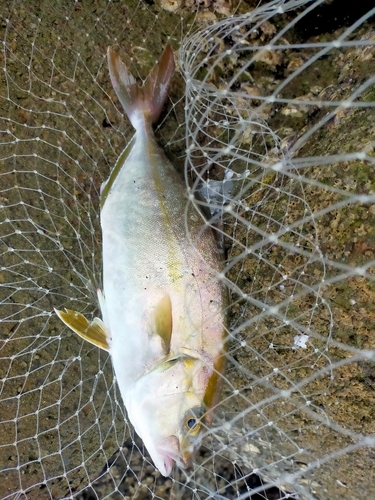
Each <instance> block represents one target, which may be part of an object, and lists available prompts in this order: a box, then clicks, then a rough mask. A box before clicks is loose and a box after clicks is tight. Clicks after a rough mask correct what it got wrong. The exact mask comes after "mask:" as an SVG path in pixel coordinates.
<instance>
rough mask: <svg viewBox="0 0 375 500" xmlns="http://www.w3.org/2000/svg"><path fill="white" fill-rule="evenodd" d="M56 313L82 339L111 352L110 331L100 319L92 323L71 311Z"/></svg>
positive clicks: (56, 311)
mask: <svg viewBox="0 0 375 500" xmlns="http://www.w3.org/2000/svg"><path fill="white" fill-rule="evenodd" d="M55 313H56V314H57V316H58V317H59V318H60V319H61V320H62V321H63V322H64V323H65V324H66V326H68V327H69V328H70V329H71V330H73V332H75V333H77V334H78V335H79V336H80V337H82V338H83V339H85V340H87V341H88V342H91V344H94V345H96V346H97V347H100V348H101V349H104V350H105V351H108V350H109V345H108V340H107V339H108V331H107V329H106V327H105V324H104V323H103V321H102V320H101V319H100V318H94V319H93V320H92V321H91V323H90V322H89V321H88V320H87V319H86V318H85V317H84V316H83V314H81V313H79V312H77V311H72V310H71V309H65V312H64V311H58V310H57V309H55Z"/></svg>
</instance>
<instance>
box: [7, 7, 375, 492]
mask: <svg viewBox="0 0 375 500" xmlns="http://www.w3.org/2000/svg"><path fill="white" fill-rule="evenodd" d="M254 9H255V10H254ZM0 14H1V28H0V29H1V40H2V53H1V66H2V69H3V71H2V72H1V77H0V78H1V80H0V96H1V111H0V137H1V142H0V158H1V162H0V256H1V257H0V259H1V260H0V318H1V323H0V357H1V362H0V497H1V498H2V499H12V500H13V499H14V500H15V499H26V498H27V499H61V498H77V499H80V500H84V499H86V500H87V499H90V500H91V499H104V498H111V499H116V500H117V499H121V498H132V499H146V498H158V499H169V498H170V499H174V498H181V499H206V498H207V499H208V498H213V499H229V498H236V499H245V498H253V499H277V498H296V499H329V500H332V499H342V498H348V499H362V498H371V497H372V496H374V495H375V484H374V479H373V461H374V446H375V436H374V407H375V397H374V394H375V392H374V389H375V382H374V380H375V367H374V357H375V353H374V343H375V341H374V333H373V331H374V328H375V310H374V303H375V301H374V297H375V283H374V270H375V175H374V163H375V158H374V156H375V155H374V148H375V110H374V102H375V46H374V45H375V26H374V19H375V18H374V14H375V8H374V7H373V4H372V2H370V1H369V2H366V1H362V2H356V3H355V4H354V5H352V6H350V7H349V6H347V5H346V4H345V5H344V4H343V2H340V1H339V0H337V1H323V0H317V1H309V0H290V1H283V0H274V1H272V2H269V3H266V2H260V4H259V5H257V4H256V3H255V2H251V1H248V2H240V3H238V4H234V3H231V2H229V0H228V1H226V0H217V1H214V0H213V1H210V0H206V1H204V2H194V1H193V0H192V1H189V0H185V1H184V0H160V1H159V2H157V3H154V2H152V1H147V2H146V1H145V2H143V1H139V2H138V1H134V2H133V1H129V2H115V1H112V2H111V1H108V2H106V1H104V0H98V1H96V2H79V1H75V2H48V1H45V2H22V1H17V2H16V1H13V2H7V4H6V5H2V6H1V7H0ZM168 41H169V42H170V43H171V44H172V46H173V49H174V50H175V51H176V52H175V54H176V56H177V57H178V65H177V66H178V67H177V72H176V75H175V78H174V82H173V86H172V89H171V92H170V98H169V102H168V104H167V106H166V108H165V111H164V112H163V114H162V117H161V120H160V122H159V125H158V127H157V130H156V136H157V140H158V142H159V143H160V144H161V145H162V146H163V147H164V149H165V151H166V153H167V155H168V156H169V157H170V158H171V159H172V161H173V163H174V164H175V165H176V167H177V168H178V169H179V170H180V171H181V172H182V173H184V175H185V180H186V187H187V192H188V193H190V195H192V196H187V198H186V199H187V204H188V203H193V204H194V206H195V207H196V208H197V210H200V208H201V206H202V205H203V206H204V208H206V209H208V210H209V211H208V212H207V213H208V222H209V224H210V225H212V227H213V228H214V230H215V232H216V234H217V236H218V240H219V243H220V245H221V247H222V249H223V253H224V259H225V261H224V268H223V273H222V279H223V280H224V281H225V283H226V285H227V287H228V289H229V292H230V296H231V300H230V304H229V306H228V320H229V335H228V352H227V369H226V372H225V375H224V386H223V392H222V397H221V401H220V404H219V405H218V407H217V408H216V412H215V419H214V422H213V426H212V428H211V430H210V432H209V433H207V436H206V437H205V438H204V441H203V445H202V448H201V449H200V451H199V453H198V454H197V456H196V459H195V464H194V467H192V468H191V469H187V470H185V471H181V470H175V471H174V472H173V474H172V476H171V477H170V478H164V477H162V476H161V475H160V473H159V472H158V471H156V470H155V468H154V466H153V463H152V461H151V459H150V458H149V456H148V454H147V450H146V449H145V448H144V446H143V444H142V441H141V440H140V439H139V437H138V436H137V435H136V434H134V432H133V430H132V428H131V425H130V424H129V422H128V420H127V416H126V411H125V409H124V407H123V403H122V400H121V395H120V393H119V390H118V387H117V384H116V379H115V377H114V373H113V370H112V366H111V361H110V358H109V357H108V354H107V353H105V352H104V351H100V350H99V349H97V348H95V347H93V346H92V345H91V344H88V343H86V342H84V341H83V340H81V339H80V338H79V337H77V336H76V335H75V334H73V333H72V332H71V331H69V330H68V329H67V328H66V327H64V325H63V324H62V323H61V321H60V320H59V319H58V318H57V317H56V315H55V313H54V310H53V308H54V307H57V308H59V309H62V308H64V307H68V308H70V309H74V310H77V311H80V312H82V313H83V314H85V315H86V316H87V317H88V318H91V317H93V316H94V315H96V314H98V304H97V300H96V298H95V287H96V286H100V284H101V232H100V223H99V197H100V186H101V184H102V182H103V181H104V180H106V179H107V177H108V175H109V173H110V170H111V168H112V166H113V165H114V163H115V161H116V159H117V157H118V156H119V154H120V152H121V151H122V149H123V148H124V146H125V144H126V143H127V142H128V141H129V139H130V138H131V136H132V133H133V132H132V129H131V126H130V125H129V123H128V121H127V119H126V118H124V116H123V115H122V110H121V109H120V105H119V103H118V101H117V99H116V97H115V94H114V91H113V89H112V87H111V84H110V81H109V76H108V70H107V64H106V49H107V46H108V45H109V44H111V45H113V46H114V48H115V49H116V50H118V51H119V52H120V53H121V56H122V57H123V58H124V59H125V60H126V57H128V59H127V60H126V62H127V63H128V64H129V66H130V67H131V69H132V71H133V74H134V75H136V76H137V77H138V78H140V79H144V78H145V77H146V76H147V74H148V72H149V71H150V69H151V68H152V66H153V64H154V63H155V61H156V60H157V58H158V56H159V55H160V53H161V51H162V49H163V47H164V46H165V44H166V43H167V42H168ZM177 51H178V52H177ZM198 194H199V196H198ZM125 348H126V346H124V349H125Z"/></svg>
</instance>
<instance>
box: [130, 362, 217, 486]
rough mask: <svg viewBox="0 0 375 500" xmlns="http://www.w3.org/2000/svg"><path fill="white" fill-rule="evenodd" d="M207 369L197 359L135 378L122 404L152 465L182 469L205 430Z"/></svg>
mask: <svg viewBox="0 0 375 500" xmlns="http://www.w3.org/2000/svg"><path fill="white" fill-rule="evenodd" d="M208 378H209V369H208V367H207V366H206V364H205V363H204V362H203V361H202V360H199V359H192V358H188V357H181V358H178V359H172V360H167V361H165V362H164V363H161V364H160V365H158V366H157V367H156V368H155V369H154V370H152V371H151V372H149V373H147V374H145V375H143V376H142V377H141V378H140V379H138V381H137V384H136V385H135V386H134V388H133V390H132V391H131V394H129V397H128V398H127V401H126V402H125V405H126V408H127V411H128V416H129V419H130V421H131V422H132V424H133V426H134V428H135V430H136V432H137V434H138V435H139V436H140V437H141V438H142V440H143V443H144V445H145V446H146V448H147V450H148V452H149V454H150V456H151V458H152V460H153V462H154V464H155V466H156V467H157V468H158V469H159V471H160V472H161V473H162V474H163V476H169V475H170V474H171V471H172V468H173V465H174V463H176V464H177V465H178V466H179V467H181V468H183V469H185V468H187V467H189V466H190V465H191V463H192V460H193V457H194V453H195V452H196V450H197V449H198V447H199V446H200V444H201V440H202V436H203V434H204V432H205V431H206V430H207V424H206V422H205V417H206V414H207V412H206V406H205V403H204V396H205V391H206V388H207V383H208Z"/></svg>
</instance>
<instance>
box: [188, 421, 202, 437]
mask: <svg viewBox="0 0 375 500" xmlns="http://www.w3.org/2000/svg"><path fill="white" fill-rule="evenodd" d="M185 425H186V427H187V430H188V431H189V432H190V433H191V434H197V433H198V432H199V430H200V428H201V425H202V424H201V422H200V421H199V420H198V419H196V418H194V417H187V419H186V421H185Z"/></svg>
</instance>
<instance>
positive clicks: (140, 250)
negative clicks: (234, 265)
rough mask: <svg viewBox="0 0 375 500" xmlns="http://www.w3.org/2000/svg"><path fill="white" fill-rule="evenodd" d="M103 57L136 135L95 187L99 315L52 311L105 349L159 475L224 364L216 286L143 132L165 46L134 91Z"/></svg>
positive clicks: (160, 87)
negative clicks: (100, 236) (99, 235)
mask: <svg viewBox="0 0 375 500" xmlns="http://www.w3.org/2000/svg"><path fill="white" fill-rule="evenodd" d="M108 60H109V68H110V75H111V80H112V83H113V86H114V88H115V91H116V93H117V95H118V97H119V99H120V101H121V103H122V104H123V107H124V110H125V112H126V114H127V115H128V117H129V119H130V121H131V122H132V124H133V126H134V128H135V129H136V132H135V135H134V137H133V139H132V140H131V141H130V143H129V144H128V145H127V147H126V148H125V150H124V151H123V152H122V154H121V155H120V157H119V159H118V161H117V163H116V165H115V167H114V169H113V171H112V173H111V175H110V177H109V179H108V181H107V183H106V184H105V186H104V187H103V189H102V195H101V227H102V234H103V295H102V294H101V292H99V301H100V303H101V309H102V315H103V320H99V319H98V318H95V320H94V321H93V322H91V323H89V322H88V321H87V320H86V319H85V318H83V317H82V318H83V319H82V318H81V316H82V315H80V314H79V313H75V312H73V311H67V312H66V313H64V312H62V311H58V314H59V316H60V317H61V318H62V319H63V321H64V322H65V323H66V324H68V325H69V326H70V327H71V328H72V329H73V330H74V331H76V332H77V333H79V334H80V335H82V336H83V337H84V338H86V339H87V340H89V341H91V342H93V343H95V344H96V345H100V347H104V348H107V349H108V351H109V353H110V354H111V358H112V363H113V367H114V371H115V374H116V379H117V382H118V385H119V389H120V392H121V395H122V398H123V402H124V404H125V407H126V409H127V412H128V417H129V419H130V421H131V422H132V424H133V426H134V428H135V430H136V432H137V433H138V434H139V435H140V437H141V438H142V439H143V441H144V444H145V446H146V448H147V449H148V451H149V453H150V455H151V457H152V459H153V460H154V463H155V465H156V466H157V468H158V469H159V470H160V472H161V473H162V474H163V475H165V476H168V475H169V474H170V473H171V469H172V466H173V463H174V462H177V464H178V465H179V466H181V467H187V466H188V465H190V463H191V460H192V456H193V453H194V451H195V449H196V448H197V447H198V446H199V443H200V440H201V435H202V434H203V433H204V432H205V431H206V430H207V426H209V425H210V423H211V421H212V409H213V407H214V406H215V404H216V403H217V400H218V395H219V390H220V385H221V379H222V373H223V370H224V359H225V352H224V351H225V340H224V338H225V312H224V303H225V293H226V292H225V290H224V288H223V284H222V282H221V281H220V279H219V273H220V270H221V264H220V253H219V251H218V247H217V243H216V241H215V238H214V235H213V232H212V230H211V228H210V227H209V226H208V225H207V224H205V220H204V218H203V216H202V215H201V214H200V213H198V212H197V211H196V210H195V209H194V208H193V207H192V204H191V203H190V204H189V206H188V207H187V197H186V187H185V185H184V183H183V181H182V179H181V178H180V176H179V174H178V173H177V172H176V170H175V168H174V167H173V165H172V164H171V163H170V161H169V160H168V159H167V157H166V156H165V154H164V152H163V150H162V149H161V148H160V147H159V146H158V144H157V143H156V140H155V137H154V134H153V130H152V125H151V124H152V122H153V121H155V120H156V119H157V117H158V115H159V113H160V111H161V108H162V106H163V104H164V101H165V98H166V97H167V93H168V87H169V81H170V79H171V76H172V74H173V69H174V63H173V52H172V50H171V48H170V47H169V46H168V47H167V48H166V50H165V51H164V53H163V56H162V58H161V60H160V62H159V64H158V65H157V66H156V67H155V68H154V70H153V71H152V73H151V74H150V76H149V79H148V81H147V82H146V85H145V86H144V87H143V88H140V87H138V85H137V83H136V81H135V79H134V78H133V77H132V75H131V74H130V73H129V72H128V70H127V68H126V66H125V65H124V64H123V63H122V61H121V60H120V58H119V57H118V56H117V54H115V53H114V52H113V51H112V50H111V49H109V51H108ZM187 231H188V234H189V238H188V236H187ZM73 316H74V317H73ZM74 321H76V323H77V324H76V323H74ZM77 325H78V326H77ZM98 338H101V341H102V344H100V342H98Z"/></svg>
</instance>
